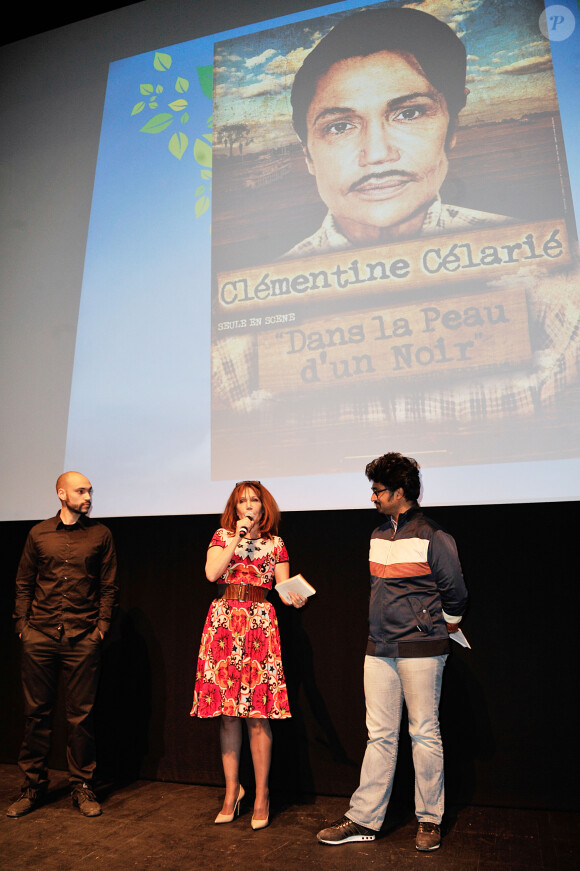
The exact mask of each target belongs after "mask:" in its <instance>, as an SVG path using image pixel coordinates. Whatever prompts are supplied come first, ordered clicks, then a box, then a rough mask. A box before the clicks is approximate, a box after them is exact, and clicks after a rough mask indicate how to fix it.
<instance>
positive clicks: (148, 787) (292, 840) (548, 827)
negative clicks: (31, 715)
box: [0, 765, 580, 871]
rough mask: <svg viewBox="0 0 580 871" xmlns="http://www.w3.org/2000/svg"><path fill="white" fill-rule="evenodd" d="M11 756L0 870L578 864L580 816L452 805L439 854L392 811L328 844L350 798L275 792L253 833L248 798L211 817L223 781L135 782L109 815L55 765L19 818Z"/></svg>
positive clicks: (552, 869) (1, 777)
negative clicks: (233, 810) (359, 837)
mask: <svg viewBox="0 0 580 871" xmlns="http://www.w3.org/2000/svg"><path fill="white" fill-rule="evenodd" d="M20 784H21V775H20V772H19V770H18V768H17V767H16V766H14V765H0V802H1V803H2V811H1V814H2V815H1V817H0V845H1V846H0V867H2V868H6V869H7V871H8V869H9V871H19V869H27V871H80V869H91V868H94V869H107V871H130V869H134V871H146V869H147V871H149V869H155V871H162V869H169V871H173V869H180V871H181V869H183V871H197V869H200V871H201V869H207V868H210V869H213V871H230V869H232V871H233V869H235V871H254V869H258V871H304V869H306V868H319V869H323V871H352V868H353V866H355V867H356V871H365V869H379V868H380V869H381V871H385V869H393V871H406V869H417V868H419V867H421V868H425V867H426V865H428V866H429V871H476V869H477V871H515V869H521V871H548V869H549V871H573V869H574V871H575V869H577V868H578V867H579V865H580V862H579V859H578V848H577V846H576V841H577V832H578V830H579V828H580V826H579V822H580V814H578V813H572V812H570V813H568V812H562V811H557V812H553V811H538V810H517V809H506V808H485V807H462V808H450V809H449V810H448V812H447V816H446V818H445V821H444V828H443V831H444V839H443V844H442V847H441V849H440V850H438V851H436V852H435V853H418V852H417V851H416V850H415V847H414V837H415V829H416V825H415V821H414V818H413V815H412V813H406V814H400V815H399V817H398V819H396V818H395V817H391V818H390V819H389V818H388V819H387V821H386V824H385V827H384V831H383V832H382V833H381V836H380V837H379V838H378V839H377V840H376V841H374V842H370V843H368V842H367V843H357V844H345V845H343V846H340V847H329V846H323V845H321V844H319V843H318V842H317V841H316V837H315V836H316V832H317V831H318V830H319V829H320V828H322V826H323V825H324V824H325V823H326V822H327V821H330V822H332V821H333V820H335V819H337V818H338V817H340V816H341V815H342V814H343V813H344V810H345V809H346V807H347V806H348V804H347V801H346V800H345V799H343V798H337V797H335V796H332V797H329V796H317V797H312V798H311V799H306V800H300V801H297V802H296V803H291V802H289V801H288V797H287V796H282V795H274V796H272V814H271V824H270V826H269V827H268V828H267V829H262V830H261V831H258V832H253V831H252V830H251V828H250V817H251V803H249V802H248V804H247V805H246V806H243V808H242V813H241V815H240V816H239V817H238V819H237V820H236V821H235V822H233V823H231V824H229V825H223V826H215V825H214V824H213V819H214V817H215V815H216V813H217V812H218V811H219V809H220V806H221V800H222V797H223V789H219V788H216V787H207V786H192V785H191V784H180V783H160V782H152V781H136V782H134V783H131V784H129V785H126V786H122V787H118V788H117V789H115V790H114V791H111V792H110V793H109V794H108V795H106V796H102V795H101V796H100V797H101V798H102V799H103V814H102V816H100V817H96V818H94V819H86V818H84V817H83V816H81V814H80V813H79V811H78V810H77V809H76V808H73V807H72V804H71V800H70V796H69V792H68V787H67V780H66V775H65V773H64V772H61V771H58V772H57V771H55V772H51V789H50V792H49V796H48V800H47V802H46V803H45V804H44V805H43V806H42V807H40V808H38V810H36V811H34V812H33V813H31V814H28V815H27V816H25V817H21V818H20V819H9V818H8V817H6V815H5V809H6V808H7V807H8V805H9V804H10V802H11V801H12V799H13V798H14V797H16V795H17V794H18V792H19V787H20Z"/></svg>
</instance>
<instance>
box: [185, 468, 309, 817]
mask: <svg viewBox="0 0 580 871" xmlns="http://www.w3.org/2000/svg"><path fill="white" fill-rule="evenodd" d="M279 522H280V510H279V508H278V506H277V504H276V502H275V500H274V498H273V496H272V494H271V493H270V492H269V491H268V490H267V489H266V488H265V487H264V486H263V485H262V484H260V482H259V481H242V482H240V483H239V484H236V486H235V487H234V489H233V491H232V493H231V494H230V497H229V499H228V501H227V504H226V507H225V510H224V513H223V514H222V518H221V524H222V526H221V528H220V529H218V530H217V532H216V533H215V534H214V536H213V538H212V540H211V542H210V545H209V549H208V552H207V561H206V564H205V573H206V577H207V579H208V581H211V582H212V583H216V582H217V583H219V584H225V585H226V587H225V590H224V592H223V594H222V596H221V598H218V599H214V601H213V602H212V603H211V605H210V609H209V612H208V615H207V618H206V621H205V624H204V627H203V634H202V638H201V645H200V649H199V658H198V663H197V672H196V680H195V692H194V697H193V708H192V710H191V716H192V717H194V716H197V717H220V742H221V752H222V762H223V766H224V774H225V780H226V794H225V798H224V803H223V807H222V809H221V811H220V813H219V814H218V815H217V817H216V820H215V821H216V823H226V822H231V821H232V820H233V819H234V817H235V816H236V814H237V813H239V806H240V801H241V799H242V798H243V796H244V789H243V787H242V786H241V784H240V780H239V764H240V750H241V746H242V720H245V721H246V724H247V727H248V735H249V740H250V750H251V753H252V762H253V765H254V776H255V781H256V798H255V802H254V812H253V815H252V822H251V825H252V828H253V829H261V828H264V827H265V826H267V825H268V822H269V794H268V775H269V771H270V759H271V754H272V731H271V729H270V723H269V721H270V720H278V719H283V718H285V717H290V716H291V715H290V709H289V707H288V694H287V692H286V680H285V677H284V669H283V667H282V659H281V655H280V635H279V632H278V620H277V618H276V612H275V610H274V606H273V605H271V604H270V603H269V602H268V601H267V599H266V593H267V591H268V590H271V589H272V584H273V582H275V583H278V582H279V581H283V580H286V578H288V576H289V564H288V554H287V552H286V546H285V545H284V542H283V541H282V539H281V538H280V537H279V535H277V532H278V524H279ZM289 596H290V598H289V599H288V601H286V600H284V599H282V597H280V598H281V599H282V601H283V602H284V603H285V604H287V605H293V606H294V607H295V608H301V607H302V606H303V605H304V604H305V602H306V598H304V597H302V596H299V595H297V594H295V593H290V594H289Z"/></svg>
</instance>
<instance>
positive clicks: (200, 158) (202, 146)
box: [193, 139, 211, 166]
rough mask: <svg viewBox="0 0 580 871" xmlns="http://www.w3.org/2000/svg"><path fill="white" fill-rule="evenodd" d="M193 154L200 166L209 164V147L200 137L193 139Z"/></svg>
mask: <svg viewBox="0 0 580 871" xmlns="http://www.w3.org/2000/svg"><path fill="white" fill-rule="evenodd" d="M193 156H194V157H195V159H196V160H197V162H198V163H201V165H202V166H211V147H210V146H209V145H208V144H207V142H204V141H203V140H202V139H196V140H195V143H194V146H193Z"/></svg>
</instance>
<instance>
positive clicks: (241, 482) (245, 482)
mask: <svg viewBox="0 0 580 871" xmlns="http://www.w3.org/2000/svg"><path fill="white" fill-rule="evenodd" d="M261 483H262V482H261V481H236V487H239V486H240V485H241V484H250V485H252V484H261Z"/></svg>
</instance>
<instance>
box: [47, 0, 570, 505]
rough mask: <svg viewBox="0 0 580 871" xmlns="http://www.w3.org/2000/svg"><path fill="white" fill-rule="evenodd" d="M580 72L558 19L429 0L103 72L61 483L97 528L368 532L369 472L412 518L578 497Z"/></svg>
mask: <svg viewBox="0 0 580 871" xmlns="http://www.w3.org/2000/svg"><path fill="white" fill-rule="evenodd" d="M143 6H144V7H146V6H147V4H143ZM403 6H404V7H405V8H406V9H407V10H411V11H412V13H414V14H415V15H417V14H418V13H421V14H422V17H423V19H424V18H425V14H426V15H428V16H430V17H431V18H430V20H429V22H428V23H427V24H425V25H423V24H422V23H419V24H417V19H416V18H415V19H413V18H412V17H411V18H405V16H404V15H403V16H402V17H400V16H399V17H398V18H397V16H394V17H391V18H389V17H388V16H387V17H385V18H381V17H380V14H381V13H382V10H391V11H392V10H400V9H402V7H403ZM377 13H378V14H379V18H374V19H373V18H371V19H370V21H371V22H372V21H377V22H384V34H385V42H384V46H385V47H384V48H383V47H382V46H383V43H382V42H381V39H382V32H383V31H382V30H380V33H379V37H380V38H379V41H378V42H377V41H376V34H375V41H374V42H373V41H372V39H371V37H370V36H369V35H368V32H369V31H371V32H372V31H373V30H375V31H376V30H377V28H376V27H374V26H372V25H371V26H370V27H369V26H368V20H369V19H368V18H367V19H365V16H369V15H373V14H377ZM433 21H435V22H436V23H435V25H432V22H433ZM391 22H392V23H391ZM407 22H409V23H407ZM441 22H442V23H443V25H446V26H445V27H443V26H441V27H438V25H439V24H440V23H441ZM423 26H424V29H425V33H424V34H423V35H421V33H422V28H423ZM432 26H434V28H435V29H434V30H431V27H432ZM381 27H383V25H381ZM335 28H339V29H337V30H336V31H335V34H338V33H342V35H341V36H340V38H339V37H338V36H336V35H335V37H333V36H332V34H333V32H334V29H335ZM329 34H330V37H329ZM418 34H419V35H418ZM333 40H334V41H333ZM457 43H460V47H459V48H458V47H457ZM317 46H318V48H317ZM461 46H463V47H464V49H465V56H466V77H465V79H462V72H461V51H462V50H463V49H462V48H461ZM312 52H314V54H312V57H311V53H312ZM333 52H334V54H333ZM327 53H328V58H326V54H327ZM579 59H580V25H579V23H578V9H577V6H576V5H575V4H574V3H573V2H568V3H563V4H558V5H552V6H549V7H547V9H546V10H544V4H543V3H538V2H530V0H513V2H510V3H505V2H499V0H481V2H473V0H465V2H463V0H459V2H454V3H449V2H446V0H427V2H418V3H410V4H402V3H397V2H386V3H385V2H380V3H365V4H364V5H362V4H360V3H356V2H342V3H336V4H332V5H329V6H325V7H318V8H316V9H311V10H308V11H305V12H300V13H296V14H293V15H287V16H284V17H282V18H278V19H274V20H271V21H268V22H260V23H257V24H251V25H247V26H244V27H241V28H237V29H235V30H230V31H223V32H221V33H217V34H214V35H212V36H207V37H201V38H197V39H192V40H188V41H184V42H180V43H177V44H173V45H169V46H165V45H160V46H158V47H155V48H153V49H151V50H147V51H145V52H143V53H140V54H134V55H133V56H131V57H126V58H123V59H121V60H118V61H115V62H113V63H112V64H111V65H110V68H109V72H108V79H107V87H106V95H105V99H104V107H103V118H102V125H101V131H100V141H99V149H98V160H97V166H96V173H95V179H94V188H93V194H92V205H91V212H90V223H89V230H88V238H87V243H86V254H85V260H84V271H83V277H82V291H81V296H80V309H79V316H78V324H77V333H76V347H75V355H74V367H73V372H72V384H71V392H70V406H69V409H68V423H67V434H66V447H65V451H64V463H63V467H64V468H77V469H80V470H82V471H84V472H85V473H86V474H88V475H89V476H90V477H91V479H92V480H93V483H95V484H96V487H97V493H98V500H97V504H98V513H99V514H101V515H106V516H118V515H139V514H185V513H212V512H218V511H221V509H222V507H223V504H224V499H225V496H226V495H227V493H228V492H229V490H230V488H231V485H232V482H235V481H236V480H241V479H245V478H249V479H260V480H262V481H264V483H266V485H267V486H268V487H270V488H271V489H272V491H273V492H274V493H275V494H276V497H277V499H278V500H279V502H280V505H281V507H282V508H283V509H284V510H298V509H326V508H345V507H349V508H353V507H355V508H356V507H366V506H368V504H369V499H368V496H369V493H368V485H367V482H366V480H365V478H364V474H363V473H364V466H365V464H366V462H368V460H370V459H372V458H373V457H375V456H377V455H379V454H381V453H383V452H385V451H388V450H398V451H401V452H402V453H405V454H408V455H411V456H414V457H416V458H417V460H418V461H419V462H420V464H421V466H422V471H423V480H424V485H425V492H426V497H427V499H428V501H429V503H430V504H441V505H443V504H456V505H457V504H476V503H479V504H483V503H499V502H519V501H554V500H563V499H564V500H571V499H577V498H578V485H577V481H578V466H579V464H578V445H579V439H578V435H579V426H578V421H579V415H578V403H579V395H580V393H579V371H578V364H579V353H578V341H579V338H580V330H579V325H580V282H579V261H578V256H579V255H578V236H577V214H578V205H579V202H580V181H579V174H580V166H579V164H580V159H579V154H578V148H577V142H578V139H579V136H580V110H579V108H578V101H577V99H576V96H575V82H577V81H578V73H579V72H580V61H579ZM303 67H304V69H303V70H302V68H303ZM296 76H298V77H297V79H296V87H295V88H294V93H293V86H294V81H295V77H296ZM466 93H467V96H466V99H465V96H464V95H465V94H466ZM462 97H463V99H462ZM464 100H465V105H463V101H464ZM293 104H294V117H293ZM32 516H36V515H35V514H34V515H32Z"/></svg>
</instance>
